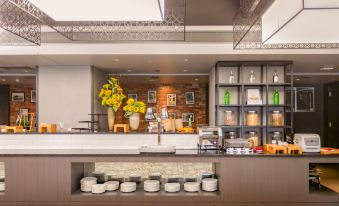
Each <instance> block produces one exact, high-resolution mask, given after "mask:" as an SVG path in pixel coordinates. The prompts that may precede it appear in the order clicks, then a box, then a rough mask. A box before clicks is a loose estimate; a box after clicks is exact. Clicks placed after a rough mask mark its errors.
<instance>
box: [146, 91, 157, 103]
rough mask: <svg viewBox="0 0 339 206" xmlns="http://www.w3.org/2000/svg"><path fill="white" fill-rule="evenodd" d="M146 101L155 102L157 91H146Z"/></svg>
mask: <svg viewBox="0 0 339 206" xmlns="http://www.w3.org/2000/svg"><path fill="white" fill-rule="evenodd" d="M147 103H157V91H151V90H150V91H148V92H147Z"/></svg>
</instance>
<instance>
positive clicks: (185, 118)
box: [182, 113, 194, 122]
mask: <svg viewBox="0 0 339 206" xmlns="http://www.w3.org/2000/svg"><path fill="white" fill-rule="evenodd" d="M190 117H192V122H194V113H182V122H189V118H190Z"/></svg>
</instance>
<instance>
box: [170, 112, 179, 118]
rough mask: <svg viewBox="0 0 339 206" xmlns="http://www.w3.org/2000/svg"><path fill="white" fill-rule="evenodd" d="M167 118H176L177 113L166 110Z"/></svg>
mask: <svg viewBox="0 0 339 206" xmlns="http://www.w3.org/2000/svg"><path fill="white" fill-rule="evenodd" d="M168 118H169V119H176V118H177V113H176V112H168Z"/></svg>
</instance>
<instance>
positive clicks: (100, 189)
mask: <svg viewBox="0 0 339 206" xmlns="http://www.w3.org/2000/svg"><path fill="white" fill-rule="evenodd" d="M105 192H106V185H105V184H96V185H92V193H93V194H102V193H105Z"/></svg>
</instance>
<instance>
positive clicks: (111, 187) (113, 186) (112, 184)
mask: <svg viewBox="0 0 339 206" xmlns="http://www.w3.org/2000/svg"><path fill="white" fill-rule="evenodd" d="M105 185H106V191H115V190H117V189H119V182H118V181H108V182H105Z"/></svg>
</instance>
